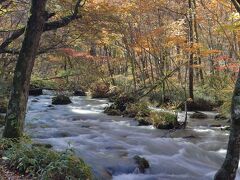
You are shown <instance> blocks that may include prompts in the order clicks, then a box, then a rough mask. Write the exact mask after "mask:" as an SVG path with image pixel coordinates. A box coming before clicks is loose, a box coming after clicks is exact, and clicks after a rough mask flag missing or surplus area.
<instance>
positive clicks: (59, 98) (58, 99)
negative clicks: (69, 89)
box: [52, 95, 72, 105]
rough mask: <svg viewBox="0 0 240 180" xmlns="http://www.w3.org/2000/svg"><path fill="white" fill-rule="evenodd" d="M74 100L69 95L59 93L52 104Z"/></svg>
mask: <svg viewBox="0 0 240 180" xmlns="http://www.w3.org/2000/svg"><path fill="white" fill-rule="evenodd" d="M71 103H72V101H71V100H70V98H69V97H68V96H65V95H58V96H55V97H53V98H52V104H54V105H67V104H71Z"/></svg>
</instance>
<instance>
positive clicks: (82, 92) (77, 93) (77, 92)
mask: <svg viewBox="0 0 240 180" xmlns="http://www.w3.org/2000/svg"><path fill="white" fill-rule="evenodd" d="M73 95H74V96H86V93H85V91H83V90H76V91H74V93H73Z"/></svg>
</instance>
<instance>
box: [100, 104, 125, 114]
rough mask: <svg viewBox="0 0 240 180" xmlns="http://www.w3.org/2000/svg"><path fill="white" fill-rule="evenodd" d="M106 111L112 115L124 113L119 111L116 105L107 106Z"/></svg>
mask: <svg viewBox="0 0 240 180" xmlns="http://www.w3.org/2000/svg"><path fill="white" fill-rule="evenodd" d="M104 113H106V114H107V115H110V116H121V115H122V112H121V111H119V110H118V109H116V107H115V106H114V105H111V106H109V107H106V108H105V110H104Z"/></svg>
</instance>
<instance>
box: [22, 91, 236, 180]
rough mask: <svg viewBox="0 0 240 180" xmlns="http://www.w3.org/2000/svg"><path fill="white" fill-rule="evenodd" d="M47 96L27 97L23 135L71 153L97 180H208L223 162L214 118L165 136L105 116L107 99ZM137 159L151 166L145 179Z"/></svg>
mask: <svg viewBox="0 0 240 180" xmlns="http://www.w3.org/2000/svg"><path fill="white" fill-rule="evenodd" d="M51 97H52V96H51V95H42V96H39V97H30V98H29V103H28V113H27V118H26V131H27V133H28V134H29V135H30V136H31V137H32V138H33V139H34V141H37V142H39V143H45V144H46V143H47V144H51V145H52V146H53V148H54V149H55V150H60V151H62V150H65V149H66V148H73V149H74V150H75V152H76V154H77V155H79V156H80V157H81V158H82V159H84V160H85V162H87V163H88V164H89V165H90V166H91V167H92V169H93V172H94V174H95V176H96V177H97V179H104V180H107V179H114V180H186V179H188V180H208V179H209V180H210V179H213V176H214V173H215V172H216V170H217V169H218V168H219V167H220V165H221V164H222V162H223V159H224V156H225V153H226V146H227V140H228V132H227V131H221V130H220V129H219V128H211V127H209V124H214V123H215V124H216V123H218V124H221V122H217V121H215V120H213V116H214V113H208V115H209V118H208V119H206V120H194V119H190V122H189V124H188V128H187V129H186V130H177V131H176V132H173V133H170V134H169V133H168V131H165V130H157V129H154V128H152V127H151V126H148V127H147V126H145V127H139V126H137V123H136V122H135V121H134V120H132V119H129V118H124V117H113V116H108V115H105V114H103V113H102V111H103V109H104V107H105V106H107V105H108V102H107V101H106V100H101V99H90V98H88V97H72V98H71V99H72V101H73V103H72V104H70V105H60V106H49V105H51ZM135 155H139V156H141V157H144V158H145V159H147V160H148V161H149V163H150V169H148V171H147V172H146V173H145V174H138V173H136V172H137V171H136V164H135V163H134V160H133V157H134V156H135ZM236 179H240V175H239V174H238V176H237V178H236Z"/></svg>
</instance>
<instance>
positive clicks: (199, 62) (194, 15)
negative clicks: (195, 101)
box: [193, 0, 204, 84]
mask: <svg viewBox="0 0 240 180" xmlns="http://www.w3.org/2000/svg"><path fill="white" fill-rule="evenodd" d="M193 5H194V12H193V18H194V32H195V37H196V43H197V44H198V43H199V34H198V26H197V15H196V8H197V4H196V0H193ZM197 60H198V62H197V63H198V64H199V65H200V66H201V65H202V59H201V57H200V49H198V50H197ZM197 73H199V76H200V80H201V82H202V83H203V84H204V77H203V70H202V67H200V68H199V70H198V72H197Z"/></svg>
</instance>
